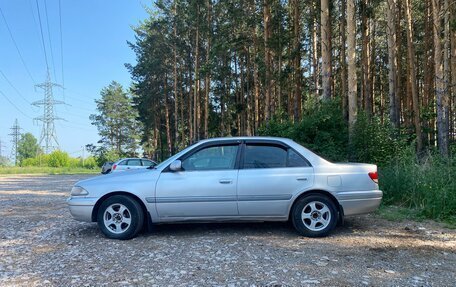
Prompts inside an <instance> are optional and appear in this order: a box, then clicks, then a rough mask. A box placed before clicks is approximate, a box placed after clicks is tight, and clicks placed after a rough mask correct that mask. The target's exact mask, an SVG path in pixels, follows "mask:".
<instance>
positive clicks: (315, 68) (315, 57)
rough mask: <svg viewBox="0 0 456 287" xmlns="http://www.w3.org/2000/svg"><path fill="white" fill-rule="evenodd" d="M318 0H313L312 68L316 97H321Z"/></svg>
mask: <svg viewBox="0 0 456 287" xmlns="http://www.w3.org/2000/svg"><path fill="white" fill-rule="evenodd" d="M317 1H318V0H313V1H312V7H311V9H312V17H313V18H312V70H313V75H312V76H313V82H314V87H315V97H316V98H319V95H320V68H319V67H320V66H319V64H318V48H317V47H318V39H319V38H318V27H319V25H318V16H317V15H318V13H317Z"/></svg>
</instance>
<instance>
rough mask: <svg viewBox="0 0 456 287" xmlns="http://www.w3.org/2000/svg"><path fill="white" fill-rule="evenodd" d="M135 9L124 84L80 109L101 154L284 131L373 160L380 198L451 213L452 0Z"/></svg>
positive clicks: (167, 0) (455, 89)
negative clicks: (141, 15) (86, 110)
mask: <svg viewBox="0 0 456 287" xmlns="http://www.w3.org/2000/svg"><path fill="white" fill-rule="evenodd" d="M146 9H147V10H148V12H149V17H148V19H146V20H144V21H142V22H140V23H139V24H138V25H137V26H136V27H134V28H133V29H134V31H135V35H136V36H135V41H133V42H129V43H128V44H129V45H130V47H131V49H133V51H134V52H135V54H136V63H135V64H126V67H127V69H128V70H129V71H130V73H131V77H132V84H131V86H130V87H128V89H124V88H123V87H122V86H120V85H119V84H118V83H116V82H113V83H111V85H109V86H108V87H106V88H105V89H103V91H102V92H101V95H102V99H101V100H99V101H97V106H98V110H100V111H103V110H104V111H105V113H104V114H103V113H101V114H100V115H92V120H93V122H94V124H96V125H97V126H98V128H99V132H100V135H101V136H102V140H101V141H100V143H104V144H105V146H109V147H111V150H107V151H106V150H105V153H106V154H109V153H111V154H112V153H113V154H115V155H117V156H118V155H126V154H134V153H135V151H136V150H137V147H138V144H139V143H140V144H141V146H142V150H143V151H144V153H145V155H147V156H148V157H150V158H153V159H155V160H158V161H160V160H163V159H165V158H167V157H168V156H170V155H172V154H174V153H175V152H177V151H179V150H181V149H183V148H184V147H186V146H188V145H190V144H192V143H194V142H196V141H198V140H201V139H205V138H210V137H220V136H253V135H266V136H282V137H288V138H292V139H294V140H295V141H297V142H298V143H300V144H302V145H304V146H305V147H307V148H309V149H311V150H313V151H314V152H316V153H318V154H320V155H322V156H323V157H325V158H327V159H329V160H332V161H358V162H370V163H375V164H377V165H378V166H379V173H380V188H381V189H382V190H383V191H384V203H386V204H391V203H392V204H395V205H399V206H405V207H412V208H417V210H418V211H419V212H418V213H419V214H421V215H424V216H425V217H430V218H438V219H445V220H450V221H452V222H456V192H455V191H456V182H455V181H454V178H455V177H456V160H455V157H454V152H455V151H456V145H455V137H456V126H455V121H456V107H455V104H456V96H455V95H456V13H455V12H456V2H455V1H454V0H383V1H381V0H309V1H297V0H289V1H285V0H261V1H259V0H237V1H216V0H192V1H184V0H158V1H157V2H156V3H155V4H154V6H153V7H146ZM109 102H110V103H109ZM121 102H125V103H127V106H128V112H127V113H125V109H124V108H122V107H121V106H120V105H119V104H120V103H121ZM126 114H127V115H128V116H126ZM110 116H112V117H113V119H112V120H111V123H110V124H109V123H108V122H107V121H106V119H107V118H110ZM127 122H128V123H131V124H128V125H125V124H124V123H127ZM133 134H134V135H135V137H132V135H133ZM139 138H140V139H139ZM132 139H133V140H132ZM91 148H92V151H96V147H95V146H92V147H91ZM89 150H90V149H89ZM100 151H103V149H98V152H100ZM99 158H101V157H99Z"/></svg>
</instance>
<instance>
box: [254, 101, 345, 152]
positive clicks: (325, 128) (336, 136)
mask: <svg viewBox="0 0 456 287" xmlns="http://www.w3.org/2000/svg"><path fill="white" fill-rule="evenodd" d="M302 117H303V119H302V121H301V122H300V123H298V124H292V123H291V121H289V120H288V119H286V118H284V117H277V116H276V117H274V118H273V119H272V120H271V121H270V122H269V124H267V125H264V126H262V127H261V128H260V130H259V134H260V135H265V136H278V137H287V138H291V139H293V140H295V141H296V142H298V143H300V144H302V145H303V146H305V147H307V148H309V149H310V150H312V151H314V152H315V153H318V154H320V155H321V156H322V157H324V158H326V159H328V160H333V161H345V160H347V144H348V135H347V129H348V127H347V124H346V122H345V120H344V118H343V116H342V110H341V109H340V103H339V100H332V101H328V102H326V103H321V104H317V103H312V104H311V106H310V107H309V108H308V112H307V113H305V114H303V116H302Z"/></svg>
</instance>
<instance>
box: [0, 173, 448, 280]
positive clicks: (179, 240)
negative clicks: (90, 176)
mask: <svg viewBox="0 0 456 287" xmlns="http://www.w3.org/2000/svg"><path fill="white" fill-rule="evenodd" d="M85 177H87V176H80V175H66V176H62V175H60V176H59V175H55V176H9V177H0V218H1V221H0V286H17V285H19V286H33V285H55V286H68V285H77V286H84V285H86V286H89V285H90V286H92V285H97V286H98V285H116V286H124V285H149V286H150V285H154V284H156V285H157V286H164V285H165V286H168V285H172V286H176V285H183V286H188V285H199V286H208V285H210V286H213V285H217V286H238V285H242V286H250V285H291V286H297V285H299V286H302V285H304V286H307V285H310V286H347V285H355V286H379V285H386V286H393V285H394V286H456V283H455V282H456V279H455V278H456V267H455V266H456V231H455V230H450V229H445V228H443V227H442V226H441V225H439V224H436V223H433V222H425V223H417V222H410V221H407V222H401V223H397V222H389V221H386V220H384V219H381V218H379V217H378V216H375V215H365V216H358V217H353V218H347V220H346V222H345V226H343V227H339V228H337V230H336V231H335V232H334V233H333V235H332V236H330V237H327V238H322V239H309V238H302V237H299V236H297V235H296V233H295V232H294V230H293V228H292V227H291V226H290V225H289V224H287V223H248V224H189V225H163V226H157V227H155V228H154V230H153V231H152V232H150V233H146V234H141V235H140V236H139V237H138V238H135V239H133V240H130V241H113V240H108V239H105V238H104V237H103V236H102V235H101V233H100V232H99V231H98V228H97V226H96V224H90V223H80V222H77V221H74V220H73V219H72V218H71V216H70V214H69V212H68V209H67V206H66V203H65V199H66V198H67V197H68V195H69V190H70V189H71V186H72V184H73V183H75V182H76V181H77V180H79V179H82V178H85Z"/></svg>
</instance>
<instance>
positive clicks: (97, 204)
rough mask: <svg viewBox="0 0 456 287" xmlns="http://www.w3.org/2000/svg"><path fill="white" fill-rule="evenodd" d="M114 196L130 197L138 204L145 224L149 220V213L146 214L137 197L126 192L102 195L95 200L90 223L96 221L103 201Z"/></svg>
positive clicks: (144, 206) (144, 207)
mask: <svg viewBox="0 0 456 287" xmlns="http://www.w3.org/2000/svg"><path fill="white" fill-rule="evenodd" d="M114 195H124V196H128V197H131V198H133V199H134V200H136V201H137V202H138V203H139V205H140V206H141V209H142V212H143V214H144V218H145V220H146V221H145V222H147V221H148V220H149V213H148V212H147V208H146V205H145V204H144V202H143V201H142V200H141V199H140V198H139V197H138V196H136V195H134V194H133V193H130V192H126V191H114V192H110V193H107V194H105V195H103V196H102V197H101V198H100V199H98V200H97V202H96V203H95V205H94V207H93V210H92V222H96V221H97V215H98V209H99V208H100V205H101V204H102V203H103V201H105V200H106V199H108V198H109V197H111V196H114Z"/></svg>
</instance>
